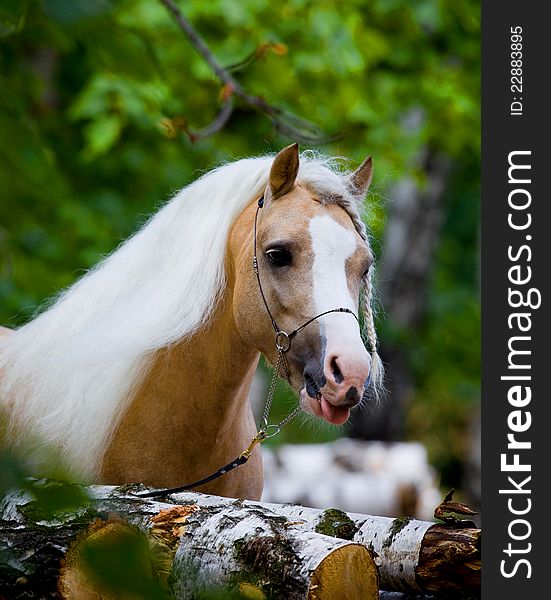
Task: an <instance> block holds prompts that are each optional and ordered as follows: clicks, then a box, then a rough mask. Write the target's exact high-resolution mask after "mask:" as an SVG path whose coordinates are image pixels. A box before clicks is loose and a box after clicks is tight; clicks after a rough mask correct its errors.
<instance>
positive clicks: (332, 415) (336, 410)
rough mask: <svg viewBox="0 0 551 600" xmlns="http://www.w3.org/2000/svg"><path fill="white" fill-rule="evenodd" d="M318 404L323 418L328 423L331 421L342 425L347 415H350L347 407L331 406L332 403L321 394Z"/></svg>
mask: <svg viewBox="0 0 551 600" xmlns="http://www.w3.org/2000/svg"><path fill="white" fill-rule="evenodd" d="M320 406H321V413H322V415H323V417H324V419H325V420H326V421H329V423H333V425H342V424H343V423H346V421H348V417H349V416H350V409H349V408H342V407H339V406H333V405H332V404H329V402H327V400H326V399H325V398H324V397H323V396H322V397H321V400H320Z"/></svg>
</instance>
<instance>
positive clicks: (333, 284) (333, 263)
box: [308, 215, 364, 354]
mask: <svg viewBox="0 0 551 600" xmlns="http://www.w3.org/2000/svg"><path fill="white" fill-rule="evenodd" d="M308 229H309V231H310V235H311V237H312V250H313V253H314V264H313V298H314V304H315V310H314V313H315V314H320V313H322V312H325V311H326V310H331V309H333V308H340V307H344V308H349V309H350V310H352V311H354V313H355V314H357V312H358V306H357V301H355V300H354V299H353V298H352V297H351V295H350V290H349V289H348V283H347V280H346V260H347V259H348V258H350V256H352V254H353V253H354V251H355V250H356V247H357V241H356V236H355V234H354V232H353V231H351V230H350V229H346V228H345V227H343V226H342V225H340V224H339V223H337V222H336V221H335V220H334V219H332V218H331V217H330V216H329V215H321V216H316V217H313V218H312V219H311V220H310V224H309V227H308ZM319 321H320V322H321V323H322V327H323V329H324V333H325V336H326V338H327V349H326V353H327V354H329V353H330V352H331V351H332V349H334V348H335V347H337V348H339V349H343V348H346V349H347V350H349V351H350V350H352V351H355V350H356V347H357V350H358V351H364V348H363V343H362V341H361V338H360V332H359V327H358V322H357V321H356V319H354V317H353V316H352V315H347V314H339V313H332V314H329V315H326V316H325V317H321V319H319ZM352 346H353V348H352Z"/></svg>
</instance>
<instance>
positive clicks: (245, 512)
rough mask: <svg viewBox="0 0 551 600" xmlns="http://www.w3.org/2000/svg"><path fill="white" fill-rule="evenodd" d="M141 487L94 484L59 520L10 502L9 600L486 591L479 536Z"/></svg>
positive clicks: (1, 561)
mask: <svg viewBox="0 0 551 600" xmlns="http://www.w3.org/2000/svg"><path fill="white" fill-rule="evenodd" d="M35 485H39V486H43V487H45V488H51V487H52V486H53V487H55V486H56V485H57V484H56V483H55V482H40V483H38V484H35ZM141 490H143V491H145V488H143V487H142V486H134V487H132V486H122V487H112V486H90V487H88V488H85V491H86V492H87V493H88V495H89V496H90V501H89V502H88V503H87V504H85V505H82V506H79V507H77V508H74V509H71V510H68V511H65V512H63V513H59V514H55V515H44V514H42V513H41V511H40V506H39V503H37V500H36V499H35V498H34V497H33V496H32V495H31V494H30V493H29V492H12V493H10V494H8V495H7V496H6V497H5V498H4V499H3V501H2V503H1V505H0V519H1V521H0V598H32V597H58V598H68V599H73V598H78V599H79V600H92V599H98V600H99V599H100V598H101V599H103V600H108V599H110V598H148V599H149V600H156V599H157V598H159V599H160V598H167V597H172V598H176V599H189V598H203V597H207V596H209V594H219V595H218V596H216V597H224V598H250V599H258V600H262V599H264V598H285V599H290V600H294V599H297V600H298V599H301V600H302V599H308V600H324V599H328V600H329V599H334V598H339V599H341V598H342V599H348V598H349V599H351V600H352V599H358V600H360V599H361V600H369V599H372V598H377V599H378V598H379V590H380V589H387V590H395V591H405V592H412V591H414V592H416V593H419V592H420V591H432V592H437V593H439V592H442V591H445V592H449V591H457V590H458V589H460V588H461V589H462V592H463V593H466V594H470V595H473V594H476V592H477V589H479V582H480V580H479V577H480V571H479V569H480V554H479V539H480V532H479V530H473V531H472V532H469V531H468V530H467V529H462V530H461V533H458V531H456V530H454V529H453V528H446V527H443V526H435V525H434V524H433V523H428V522H423V521H415V520H410V519H389V518H384V517H370V516H367V515H358V514H346V513H342V512H341V511H336V510H328V511H321V510H316V509H307V508H303V507H299V506H289V505H287V506H285V505H276V504H266V503H260V502H250V501H242V500H234V499H228V498H220V497H216V496H206V495H202V494H195V493H184V494H178V495H172V496H168V497H166V498H162V501H157V500H152V499H146V498H140V497H139V496H137V495H136V493H138V492H139V491H141ZM443 573H445V580H443V579H442V574H443ZM465 582H466V586H467V587H465V588H462V586H463V583H465ZM209 597H215V596H209Z"/></svg>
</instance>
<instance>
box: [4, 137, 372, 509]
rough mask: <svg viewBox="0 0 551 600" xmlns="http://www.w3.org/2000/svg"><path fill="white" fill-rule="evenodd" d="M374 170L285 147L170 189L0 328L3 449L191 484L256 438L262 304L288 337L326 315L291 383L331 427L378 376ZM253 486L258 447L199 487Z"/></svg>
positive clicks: (115, 476)
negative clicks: (134, 227) (44, 297)
mask: <svg viewBox="0 0 551 600" xmlns="http://www.w3.org/2000/svg"><path fill="white" fill-rule="evenodd" d="M370 181H371V159H367V160H366V161H364V163H363V164H362V165H361V166H360V167H359V168H358V170H357V171H355V172H354V173H348V174H345V173H341V172H340V171H338V170H337V169H336V168H335V167H334V165H333V163H332V162H331V161H329V160H328V159H325V158H320V157H316V156H315V155H313V154H311V153H305V154H304V155H302V156H301V157H299V153H298V148H297V145H296V144H294V145H292V146H289V147H287V148H285V149H284V150H282V151H281V152H280V153H279V154H277V155H276V156H275V158H274V157H262V158H254V159H245V160H239V161H236V162H233V163H229V164H227V165H224V166H222V167H219V168H218V169H215V170H214V171H211V172H210V173H207V174H206V175H204V176H203V177H201V178H200V179H198V180H197V181H195V182H194V183H193V184H191V185H189V186H188V187H186V188H184V189H183V190H181V191H180V192H179V193H177V194H176V196H175V197H174V198H173V199H172V200H171V201H170V202H169V203H167V204H166V205H165V206H164V208H162V209H161V210H160V211H159V212H158V213H157V214H156V215H154V216H153V217H152V218H151V219H150V221H149V222H148V223H147V224H146V225H145V226H144V227H143V228H142V229H141V230H140V231H139V232H138V233H136V234H135V235H134V236H133V237H131V238H130V239H129V240H127V241H126V242H125V243H124V244H122V245H121V246H120V248H119V249H118V250H117V251H116V252H114V253H113V254H112V255H111V256H109V257H108V258H107V259H106V260H104V261H103V262H102V263H101V264H99V265H98V266H97V267H96V268H94V269H93V270H91V271H90V272H89V273H88V274H87V275H86V276H84V277H83V278H82V279H80V280H79V281H78V282H77V283H75V284H74V285H73V286H72V287H70V288H69V289H68V290H67V291H65V292H64V293H63V294H61V295H60V297H59V298H58V299H57V301H56V302H55V303H53V304H52V305H50V307H49V308H48V309H47V310H46V311H44V312H43V313H42V314H41V315H39V316H38V317H37V318H35V319H34V320H33V321H31V322H30V323H28V324H27V325H25V326H24V327H22V328H21V329H19V330H17V331H15V332H13V333H10V334H9V335H3V336H0V374H1V377H0V405H1V409H2V411H3V413H4V415H5V417H6V418H7V420H8V427H7V429H8V443H11V444H16V443H17V440H18V439H25V440H26V446H27V453H28V455H29V458H28V460H29V462H30V464H31V466H32V467H33V468H34V469H35V470H40V468H43V466H44V465H41V464H40V461H41V460H42V459H43V457H44V456H48V460H50V461H51V460H52V449H54V456H57V457H59V459H60V460H61V461H63V463H64V464H66V465H69V467H70V468H71V469H72V471H73V473H74V474H75V475H76V476H79V477H80V478H83V479H85V480H92V481H97V482H105V483H112V484H116V483H126V482H136V481H141V482H144V483H146V484H149V485H154V486H162V487H170V486H175V485H178V484H181V483H185V482H189V481H195V480H197V479H200V478H202V477H204V476H205V475H208V474H209V473H212V472H213V471H215V470H216V469H218V468H219V467H220V466H221V465H224V464H226V463H227V462H228V460H231V459H232V457H234V456H237V455H239V453H240V452H241V451H242V450H243V449H244V448H246V447H247V445H248V444H249V442H250V440H251V438H252V437H253V436H254V434H255V432H256V426H255V423H254V420H253V415H252V412H251V408H250V406H249V403H248V401H247V395H248V391H249V388H250V385H251V381H252V378H253V375H254V372H255V369H256V366H257V363H258V360H259V356H260V353H264V355H265V356H266V357H267V358H268V360H270V361H271V362H272V363H273V362H275V361H276V359H277V351H276V347H275V345H274V329H273V327H272V322H271V319H270V314H271V316H272V318H273V319H274V320H275V321H277V323H278V324H279V326H280V327H281V328H282V329H284V330H285V331H292V330H293V329H296V328H297V327H298V326H299V325H300V324H302V323H306V322H307V321H309V320H310V319H312V317H314V316H318V315H321V316H318V317H317V318H316V319H315V320H313V321H311V322H310V323H309V324H308V325H307V326H306V327H304V328H303V329H302V330H301V332H300V334H298V335H296V336H295V337H294V338H293V342H292V345H291V347H290V348H289V350H288V351H287V353H286V359H287V367H288V378H289V382H290V383H291V385H292V386H293V387H294V389H295V390H296V391H297V392H298V395H299V403H300V407H301V408H302V409H303V410H304V411H305V412H306V413H311V414H313V415H315V416H316V417H319V418H321V419H325V420H326V421H328V422H330V423H333V424H336V425H340V424H342V423H344V422H345V421H346V420H347V419H348V417H349V414H350V409H351V408H353V407H354V406H356V405H358V404H359V403H360V402H361V400H362V397H364V396H365V394H366V392H367V390H366V388H367V387H371V386H376V385H377V383H378V381H379V380H380V375H381V367H380V362H379V359H378V356H377V354H376V335H375V329H374V326H373V315H372V311H371V305H370V304H371V283H370V275H371V263H372V254H371V251H370V248H369V244H368V241H367V235H366V231H365V227H364V225H363V223H362V221H361V219H360V215H359V209H360V206H361V204H362V201H363V198H364V196H365V193H366V191H367V188H368V186H369V183H370ZM262 195H263V196H264V204H263V207H262V209H261V210H259V211H258V213H259V214H258V215H257V217H256V218H255V215H256V211H257V201H258V199H259V198H260V197H261V196H262ZM255 232H256V237H255ZM253 244H254V245H256V252H257V255H258V258H257V262H256V264H255V267H258V273H259V275H258V279H257V277H256V273H255V269H254V268H253V260H252V258H253ZM260 281H261V286H259V282H260ZM263 296H264V299H263ZM360 298H361V299H362V304H363V306H362V310H363V318H361V319H360V320H361V321H362V322H363V324H364V327H365V330H366V335H365V336H364V337H365V339H366V340H367V345H368V348H369V351H368V350H366V348H365V346H364V343H363V342H362V337H361V332H360V329H359V323H358V320H357V318H356V315H357V314H358V310H359V303H360ZM268 307H269V308H268ZM336 307H342V308H343V309H345V310H341V311H340V312H335V311H333V309H335V308H336ZM268 311H269V313H270V314H269V313H268ZM326 311H329V312H328V313H327V314H322V313H325V312H326ZM4 334H5V330H4ZM28 440H40V442H39V445H38V446H37V445H33V444H30V449H29V442H28ZM40 444H44V446H45V447H46V448H47V449H48V452H46V451H45V450H44V447H42V446H40ZM50 466H51V464H50ZM262 481H263V478H262V460H261V455H260V451H259V449H258V448H255V450H254V452H253V454H252V456H251V459H250V460H249V462H247V463H246V464H245V465H244V466H242V467H241V468H240V469H236V470H235V471H232V472H231V473H229V474H227V475H226V476H225V477H222V478H220V479H218V480H216V481H215V482H212V483H210V484H208V485H205V486H203V487H202V488H199V489H200V491H203V492H207V493H214V494H220V495H226V496H233V497H245V498H252V499H258V498H260V495H261V493H262Z"/></svg>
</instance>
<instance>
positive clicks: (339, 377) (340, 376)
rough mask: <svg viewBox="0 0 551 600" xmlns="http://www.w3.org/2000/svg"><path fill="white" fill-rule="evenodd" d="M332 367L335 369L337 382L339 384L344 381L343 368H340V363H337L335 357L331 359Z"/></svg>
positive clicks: (334, 375) (334, 374) (334, 373)
mask: <svg viewBox="0 0 551 600" xmlns="http://www.w3.org/2000/svg"><path fill="white" fill-rule="evenodd" d="M331 369H332V371H333V377H334V379H335V383H337V384H339V383H342V382H343V381H344V377H343V374H342V372H341V370H340V369H339V365H338V364H337V359H336V358H333V359H332V360H331Z"/></svg>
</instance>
